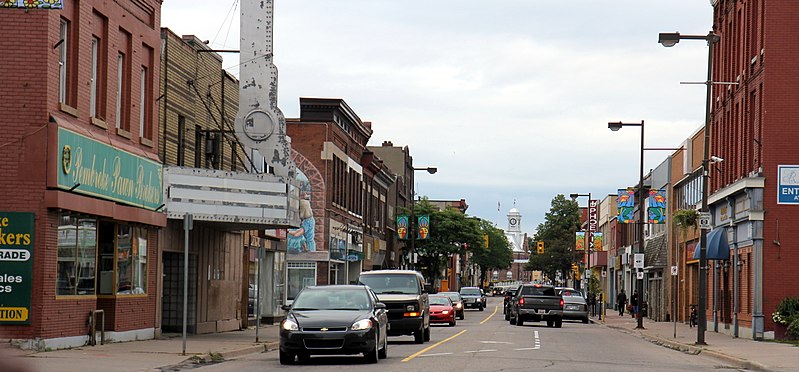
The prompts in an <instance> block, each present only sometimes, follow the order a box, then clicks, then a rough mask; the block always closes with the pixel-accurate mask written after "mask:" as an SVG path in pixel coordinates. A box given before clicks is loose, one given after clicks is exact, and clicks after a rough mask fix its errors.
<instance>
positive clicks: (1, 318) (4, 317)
mask: <svg viewBox="0 0 799 372" xmlns="http://www.w3.org/2000/svg"><path fill="white" fill-rule="evenodd" d="M27 320H28V309H26V308H24V307H0V322H12V321H13V322H24V321H27Z"/></svg>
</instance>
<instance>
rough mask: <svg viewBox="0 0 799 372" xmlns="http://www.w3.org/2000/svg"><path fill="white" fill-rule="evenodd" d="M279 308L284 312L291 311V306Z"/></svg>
mask: <svg viewBox="0 0 799 372" xmlns="http://www.w3.org/2000/svg"><path fill="white" fill-rule="evenodd" d="M280 308H281V309H283V310H285V311H289V310H291V305H280Z"/></svg>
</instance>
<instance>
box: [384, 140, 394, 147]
mask: <svg viewBox="0 0 799 372" xmlns="http://www.w3.org/2000/svg"><path fill="white" fill-rule="evenodd" d="M392 146H394V144H393V143H391V141H383V147H392Z"/></svg>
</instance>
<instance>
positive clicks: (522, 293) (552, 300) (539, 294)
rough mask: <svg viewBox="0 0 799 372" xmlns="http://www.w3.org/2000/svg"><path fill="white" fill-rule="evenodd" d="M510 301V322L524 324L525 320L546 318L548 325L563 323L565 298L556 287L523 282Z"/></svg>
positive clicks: (518, 324) (558, 325) (559, 325)
mask: <svg viewBox="0 0 799 372" xmlns="http://www.w3.org/2000/svg"><path fill="white" fill-rule="evenodd" d="M509 302H510V310H509V312H510V316H509V318H510V319H509V320H510V324H515V325H517V326H523V325H524V322H525V321H528V320H529V321H536V322H538V321H541V320H546V322H547V327H552V326H553V325H554V326H555V328H560V327H561V326H562V325H563V298H562V297H561V296H559V295H558V293H557V292H556V291H555V287H552V286H548V285H540V284H523V285H521V286H520V287H519V289H518V290H517V291H516V295H515V296H514V297H513V298H512V299H511V300H510V301H509Z"/></svg>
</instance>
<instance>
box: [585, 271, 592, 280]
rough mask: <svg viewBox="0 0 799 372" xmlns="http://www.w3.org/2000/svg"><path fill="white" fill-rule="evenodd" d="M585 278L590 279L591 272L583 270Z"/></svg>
mask: <svg viewBox="0 0 799 372" xmlns="http://www.w3.org/2000/svg"><path fill="white" fill-rule="evenodd" d="M585 277H586V279H588V278H590V277H591V270H589V269H585Z"/></svg>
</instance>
